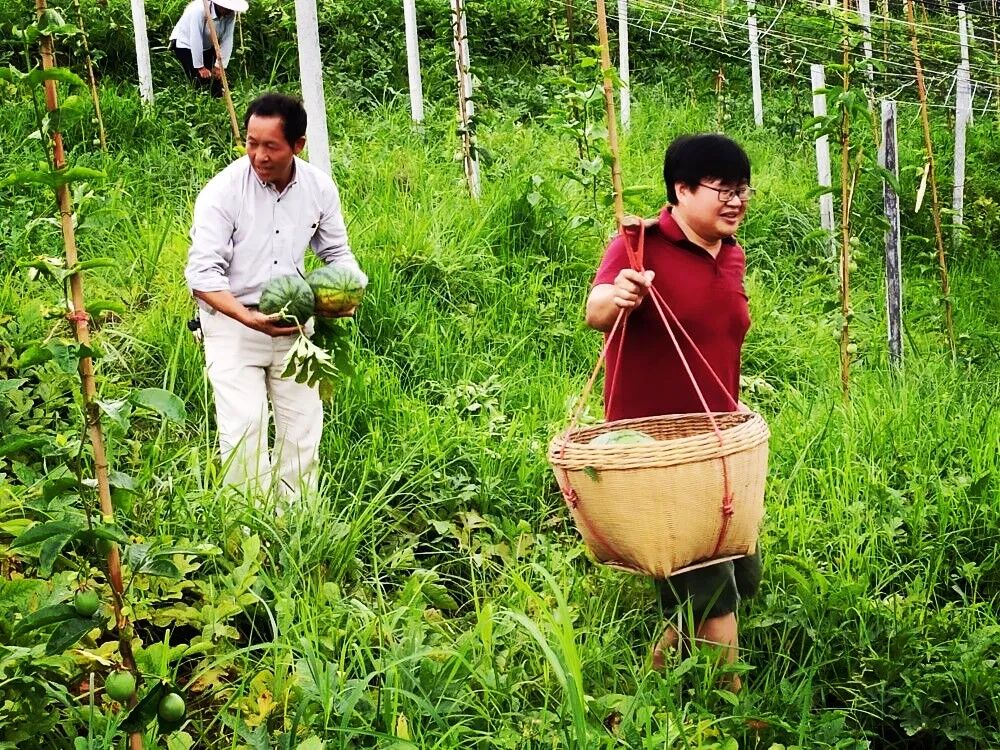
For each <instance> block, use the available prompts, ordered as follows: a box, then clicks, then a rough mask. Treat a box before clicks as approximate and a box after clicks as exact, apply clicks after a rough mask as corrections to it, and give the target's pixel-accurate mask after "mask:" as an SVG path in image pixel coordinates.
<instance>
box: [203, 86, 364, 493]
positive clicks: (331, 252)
mask: <svg viewBox="0 0 1000 750" xmlns="http://www.w3.org/2000/svg"><path fill="white" fill-rule="evenodd" d="M244 127H245V128H246V148H247V155H246V156H244V157H243V158H241V159H237V160H236V161H235V162H233V163H232V164H230V165H229V166H228V167H226V168H225V169H224V170H222V172H220V173H219V174H217V175H216V176H215V177H213V178H212V179H211V180H210V181H209V183H208V184H207V185H206V186H205V187H204V188H203V189H202V191H201V193H200V194H199V195H198V199H197V201H196V202H195V206H194V222H193V225H192V227H191V247H190V250H189V252H188V262H187V267H186V269H185V272H184V275H185V278H186V280H187V285H188V288H189V289H190V290H191V293H192V294H193V295H194V296H195V297H196V298H197V300H198V306H199V308H200V316H199V317H200V320H201V328H202V334H203V340H204V346H205V360H206V367H207V372H208V377H209V380H210V382H211V383H212V390H213V392H214V394H215V408H216V421H217V422H218V428H219V442H220V445H221V449H222V457H223V463H224V465H225V466H226V467H227V468H226V481H227V483H230V484H236V485H242V486H245V487H246V488H247V489H248V490H250V491H251V492H255V491H262V492H267V491H269V490H270V489H272V488H274V489H277V490H278V492H279V493H280V494H282V495H284V496H285V497H295V496H297V495H298V494H299V493H300V492H301V491H302V490H303V489H306V490H308V489H312V488H314V487H315V485H316V479H317V476H316V469H317V458H318V451H319V442H320V437H321V435H322V431H323V407H322V403H321V401H320V397H319V393H318V391H317V390H316V388H315V387H310V386H307V385H303V384H301V383H296V382H295V381H294V380H293V379H291V378H284V377H282V372H283V370H284V364H283V362H284V358H285V354H286V353H287V352H288V350H289V348H290V347H291V345H292V343H293V341H294V336H295V334H297V333H298V330H297V329H296V328H294V327H288V326H282V325H279V324H278V323H277V322H276V321H275V320H273V319H272V316H268V315H265V314H264V313H262V312H260V310H258V309H257V303H258V302H259V300H260V294H261V291H262V290H263V288H264V286H265V284H267V282H268V281H269V280H270V279H271V278H273V277H276V276H284V275H287V274H295V273H298V274H303V273H304V271H305V267H304V265H305V248H306V246H307V245H308V246H309V247H311V248H312V250H313V252H314V253H315V254H316V255H317V256H319V258H320V259H321V260H323V261H324V262H325V263H327V264H331V265H332V264H342V265H348V266H352V267H353V268H356V269H357V268H358V263H357V261H356V260H355V258H354V255H353V253H352V252H351V248H350V246H349V245H348V242H347V230H346V227H345V225H344V218H343V215H342V214H341V210H340V195H339V193H338V190H337V186H336V185H335V184H334V182H333V180H332V179H330V177H329V176H328V175H326V174H325V173H324V172H323V171H321V170H319V169H317V168H316V167H314V166H312V165H311V164H309V163H307V162H305V161H303V160H301V159H299V158H298V157H297V154H298V153H299V152H301V151H302V149H303V147H304V146H305V132H306V112H305V109H304V108H303V106H302V104H301V102H299V101H298V100H297V99H294V98H292V97H290V96H286V95H284V94H277V93H269V94H264V95H263V96H260V97H258V98H257V99H255V100H254V101H253V102H252V103H251V104H250V106H249V108H248V109H247V113H246V117H245V118H244ZM358 270H359V271H360V269H358ZM362 276H364V274H362ZM365 282H367V278H365ZM269 400H270V405H271V407H272V409H273V412H274V423H275V441H274V447H273V453H269V451H268V444H267V442H268V422H269V414H268V401H269ZM272 462H273V465H274V467H275V469H276V476H274V477H273V478H272ZM272 480H274V481H272Z"/></svg>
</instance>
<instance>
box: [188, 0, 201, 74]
mask: <svg viewBox="0 0 1000 750" xmlns="http://www.w3.org/2000/svg"><path fill="white" fill-rule="evenodd" d="M184 15H186V16H187V25H186V28H187V30H186V32H185V36H186V37H187V42H188V44H190V45H191V67H193V68H194V69H195V70H197V71H199V74H200V71H202V70H204V69H205V59H204V57H203V56H202V41H201V39H202V29H203V28H204V24H205V14H204V12H202V11H201V10H194V11H187V10H186V11H185V12H184Z"/></svg>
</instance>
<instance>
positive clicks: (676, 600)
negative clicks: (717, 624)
mask: <svg viewBox="0 0 1000 750" xmlns="http://www.w3.org/2000/svg"><path fill="white" fill-rule="evenodd" d="M762 573H763V566H762V565H761V562H760V549H759V548H758V550H757V551H756V552H754V553H753V554H752V555H747V556H746V557H739V558H737V559H735V560H730V561H728V562H722V563H718V564H717V565H709V566H708V567H707V568H698V569H697V570H691V571H688V572H687V573H680V574H679V575H675V576H671V577H670V578H666V579H658V580H657V581H656V591H657V594H658V596H659V600H660V607H661V609H662V610H663V614H664V615H665V616H670V615H672V614H673V613H674V612H676V611H677V610H678V609H679V608H681V607H684V608H685V609H686V608H687V607H688V606H689V605H690V607H691V612H692V613H693V614H694V617H695V618H696V619H697V620H698V621H699V622H703V621H705V620H708V619H711V618H713V617H721V616H722V615H728V614H729V613H730V612H735V611H736V608H737V606H739V603H740V600H741V599H746V598H749V597H751V596H753V595H754V594H756V593H757V589H758V588H760V579H761V574H762Z"/></svg>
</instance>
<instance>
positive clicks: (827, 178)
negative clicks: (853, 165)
mask: <svg viewBox="0 0 1000 750" xmlns="http://www.w3.org/2000/svg"><path fill="white" fill-rule="evenodd" d="M809 72H810V75H811V77H812V88H813V116H814V117H826V93H825V91H824V89H825V88H826V74H825V73H824V70H823V66H822V65H810V66H809ZM817 92H818V93H817ZM816 177H817V183H818V184H819V185H820V186H821V187H825V188H830V187H833V178H832V176H831V170H830V139H829V137H828V136H826V135H822V136H820V137H819V138H817V139H816ZM819 222H820V226H821V227H822V228H823V231H825V232H826V233H827V234H828V235H829V242H830V246H831V248H832V246H833V242H834V236H833V229H834V227H833V193H832V192H826V193H823V195H821V196H820V197H819Z"/></svg>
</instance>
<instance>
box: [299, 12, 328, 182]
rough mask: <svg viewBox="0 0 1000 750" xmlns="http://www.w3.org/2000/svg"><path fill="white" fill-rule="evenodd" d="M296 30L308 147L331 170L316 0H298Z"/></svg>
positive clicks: (312, 159) (316, 161)
mask: <svg viewBox="0 0 1000 750" xmlns="http://www.w3.org/2000/svg"><path fill="white" fill-rule="evenodd" d="M295 33H296V37H297V39H298V47H299V79H300V80H301V83H302V104H303V105H305V108H306V116H307V118H308V121H307V124H306V148H307V149H308V153H309V163H310V164H312V165H314V166H316V167H319V168H320V169H322V170H323V171H324V172H326V173H327V174H330V136H329V133H328V131H327V129H326V97H325V96H324V94H323V60H322V57H321V55H320V51H319V18H318V17H317V14H316V0H295Z"/></svg>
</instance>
